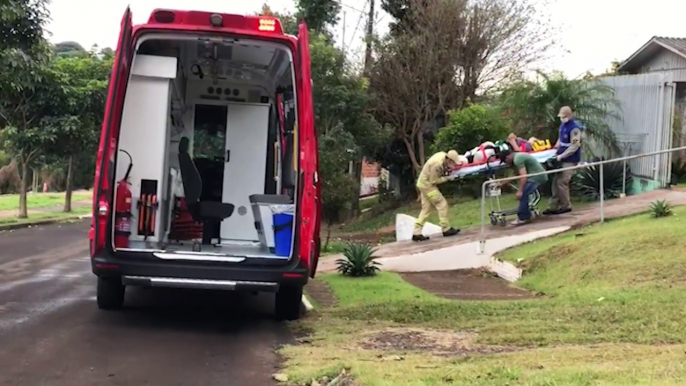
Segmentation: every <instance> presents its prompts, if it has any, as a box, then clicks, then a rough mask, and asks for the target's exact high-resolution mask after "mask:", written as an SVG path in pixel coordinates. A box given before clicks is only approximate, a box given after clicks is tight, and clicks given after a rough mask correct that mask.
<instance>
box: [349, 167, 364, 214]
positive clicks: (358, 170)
mask: <svg viewBox="0 0 686 386" xmlns="http://www.w3.org/2000/svg"><path fill="white" fill-rule="evenodd" d="M352 172H353V175H354V176H355V188H356V189H355V191H356V192H357V194H356V195H355V197H353V198H352V199H351V200H350V213H349V218H351V219H352V218H354V217H355V216H357V214H358V213H359V211H360V185H361V183H360V182H361V181H362V161H353V170H352Z"/></svg>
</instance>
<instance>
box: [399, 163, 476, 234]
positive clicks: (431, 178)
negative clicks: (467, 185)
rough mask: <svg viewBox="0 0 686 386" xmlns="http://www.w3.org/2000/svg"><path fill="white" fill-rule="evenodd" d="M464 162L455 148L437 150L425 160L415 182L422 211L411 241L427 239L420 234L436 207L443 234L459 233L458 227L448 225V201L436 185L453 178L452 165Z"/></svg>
mask: <svg viewBox="0 0 686 386" xmlns="http://www.w3.org/2000/svg"><path fill="white" fill-rule="evenodd" d="M465 163H466V160H465V158H464V157H462V156H460V155H459V154H458V153H457V152H456V151H455V150H450V151H449V152H447V153H446V152H442V151H441V152H438V153H436V154H434V155H432V156H431V158H429V159H428V160H427V161H426V163H425V164H424V167H423V168H422V171H421V173H419V178H417V184H416V186H417V190H419V197H420V199H421V201H422V211H421V212H420V213H419V217H418V218H417V221H416V222H415V225H414V232H413V234H412V240H413V241H425V240H428V239H429V238H428V237H426V236H424V235H422V228H423V227H424V223H426V220H427V219H428V218H429V214H430V213H431V210H432V209H433V208H436V211H437V212H438V221H439V225H440V226H441V229H442V230H443V236H446V237H447V236H455V235H457V234H458V233H460V230H459V229H455V228H453V227H451V226H450V221H449V219H448V202H447V201H446V200H445V197H443V195H442V194H441V191H440V190H438V185H440V184H442V183H444V182H447V181H451V180H453V179H454V178H453V177H451V176H450V175H449V174H450V171H451V170H452V169H453V168H454V167H456V166H460V165H463V164H465Z"/></svg>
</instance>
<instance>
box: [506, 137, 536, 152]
mask: <svg viewBox="0 0 686 386" xmlns="http://www.w3.org/2000/svg"><path fill="white" fill-rule="evenodd" d="M536 141H538V138H536V137H531V138H529V139H528V140H526V139H524V138H521V137H518V136H517V135H516V134H515V133H510V135H509V136H508V137H507V143H509V144H510V146H511V149H512V151H515V152H517V151H523V152H527V153H531V152H532V151H534V143H536Z"/></svg>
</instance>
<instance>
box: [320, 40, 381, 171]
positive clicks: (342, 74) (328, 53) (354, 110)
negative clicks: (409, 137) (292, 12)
mask: <svg viewBox="0 0 686 386" xmlns="http://www.w3.org/2000/svg"><path fill="white" fill-rule="evenodd" d="M310 55H311V58H312V68H311V71H312V83H313V90H312V93H313V97H314V112H315V121H316V122H317V130H318V131H319V133H320V134H326V133H327V132H329V131H330V130H332V129H333V128H336V127H342V128H343V129H344V130H345V131H347V132H349V133H350V134H352V136H353V138H354V139H355V142H356V143H357V144H359V146H360V147H361V149H360V150H361V152H362V155H364V156H371V155H372V154H374V152H375V151H376V150H377V148H378V147H380V146H383V145H384V144H385V142H386V140H387V139H388V134H389V133H388V132H387V131H384V130H382V129H381V128H379V127H377V126H378V125H377V124H376V123H375V122H374V120H373V118H372V116H371V115H370V114H369V113H368V112H367V108H368V105H369V94H368V93H367V82H366V81H365V80H364V79H363V78H362V77H361V76H359V75H357V74H355V73H354V72H353V70H352V68H351V67H350V65H349V64H348V63H347V62H346V58H345V53H343V51H341V50H340V49H338V48H336V47H334V46H333V45H332V44H330V43H329V42H328V40H327V39H326V37H325V36H323V35H321V34H320V35H312V36H311V39H310ZM358 161H359V160H358Z"/></svg>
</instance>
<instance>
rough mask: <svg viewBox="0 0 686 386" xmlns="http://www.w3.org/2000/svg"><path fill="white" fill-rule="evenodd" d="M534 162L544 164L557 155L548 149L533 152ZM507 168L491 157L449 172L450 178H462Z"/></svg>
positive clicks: (555, 151) (553, 150) (554, 151)
mask: <svg viewBox="0 0 686 386" xmlns="http://www.w3.org/2000/svg"><path fill="white" fill-rule="evenodd" d="M529 154H530V155H531V156H533V157H534V158H535V159H536V161H538V162H540V163H542V164H545V163H546V162H548V160H550V159H551V158H553V157H554V156H555V155H556V154H557V150H556V149H549V150H543V151H535V152H531V153H529ZM507 167H508V166H507V165H506V164H505V163H504V162H502V161H501V160H500V159H498V158H497V157H496V156H491V157H490V158H489V159H488V160H486V161H484V162H480V163H473V164H468V165H464V166H458V167H457V168H455V169H453V170H452V171H451V172H450V176H451V177H456V178H463V177H467V176H472V175H478V174H486V175H489V174H492V173H494V172H496V171H497V170H501V169H505V168H507Z"/></svg>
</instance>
